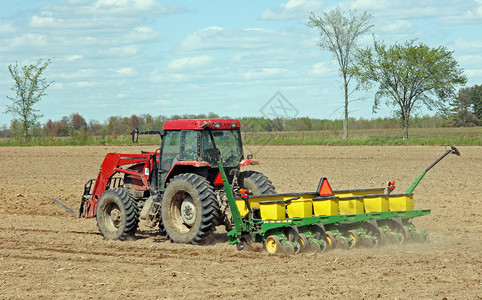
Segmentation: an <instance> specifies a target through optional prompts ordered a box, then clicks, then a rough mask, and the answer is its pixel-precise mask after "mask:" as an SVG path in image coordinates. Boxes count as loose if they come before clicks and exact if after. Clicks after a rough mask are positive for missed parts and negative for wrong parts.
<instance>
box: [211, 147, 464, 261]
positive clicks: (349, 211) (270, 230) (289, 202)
mask: <svg viewBox="0 0 482 300" xmlns="http://www.w3.org/2000/svg"><path fill="white" fill-rule="evenodd" d="M450 153H452V154H457V155H460V153H459V151H458V150H457V149H456V148H455V147H453V146H452V147H451V148H450V149H449V150H447V151H446V152H445V153H444V155H442V156H441V157H440V158H439V159H437V161H435V162H434V163H433V164H432V165H430V167H429V168H427V169H426V170H425V171H424V172H423V173H422V174H421V175H420V176H419V177H418V178H417V180H416V181H415V182H414V184H412V186H411V187H410V188H409V189H408V190H407V192H406V193H403V194H393V193H391V192H392V191H393V189H394V188H395V186H394V184H395V183H394V182H389V183H388V188H387V189H386V192H385V188H375V189H356V190H338V191H337V190H332V188H331V186H330V184H329V182H328V180H327V179H326V178H322V179H321V180H320V184H319V186H318V189H317V191H316V192H308V193H287V194H273V195H257V196H250V195H249V191H247V190H244V189H241V190H240V193H241V196H240V197H238V198H235V197H234V195H233V193H232V191H231V187H230V185H229V182H228V181H227V179H226V174H225V173H224V170H223V166H222V163H221V162H220V161H219V160H218V166H219V169H220V170H221V174H222V177H223V182H224V189H225V190H226V195H227V198H228V201H229V206H230V208H231V214H232V217H233V221H234V229H233V230H231V231H230V232H228V236H229V244H235V245H237V248H238V250H242V249H244V247H245V244H246V243H248V242H262V243H264V245H265V248H266V250H267V251H268V252H269V253H288V254H297V253H299V252H303V251H310V252H322V251H324V250H326V249H332V248H343V249H351V248H353V247H355V246H365V247H376V246H378V245H381V244H385V243H404V242H406V241H408V240H413V241H416V242H426V241H428V234H427V232H426V231H423V232H422V231H418V230H417V229H416V228H415V226H414V225H413V223H412V222H411V220H412V219H413V218H416V217H419V216H424V215H427V214H429V213H430V210H429V209H422V210H413V193H412V192H413V190H414V189H415V187H416V186H417V185H418V183H419V182H420V180H421V179H422V178H423V176H424V175H425V174H426V173H427V172H428V171H429V170H430V169H431V168H432V167H433V166H434V165H435V164H437V163H438V162H439V161H440V160H441V159H443V158H444V157H445V156H447V155H448V154H450Z"/></svg>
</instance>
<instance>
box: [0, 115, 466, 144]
mask: <svg viewBox="0 0 482 300" xmlns="http://www.w3.org/2000/svg"><path fill="white" fill-rule="evenodd" d="M214 118H230V117H229V116H220V115H218V114H215V113H209V114H198V115H190V114H185V115H173V116H169V117H168V116H164V115H160V116H152V115H150V114H140V115H135V114H133V115H131V116H130V117H122V116H111V117H109V118H108V119H107V120H106V121H105V122H103V123H100V122H99V121H97V120H90V121H87V120H86V119H85V118H84V117H83V116H82V115H80V114H79V113H73V114H71V115H69V116H64V117H62V118H61V119H60V120H51V119H49V120H47V122H45V123H44V124H40V123H36V124H35V125H34V126H33V127H32V129H31V132H30V135H31V136H33V137H66V136H67V137H76V136H77V137H84V138H85V137H88V136H104V137H105V136H120V135H127V134H130V133H131V132H132V129H134V128H138V129H139V130H153V129H162V125H163V123H164V122H165V121H166V120H181V119H214ZM238 119H239V120H240V122H241V130H242V131H243V132H274V131H317V130H331V131H333V132H336V133H337V134H338V131H342V130H343V120H328V119H316V118H308V117H301V118H290V119H285V118H276V119H268V118H265V117H242V118H238ZM469 120H471V122H470V123H469V124H466V125H469V126H473V125H475V123H473V122H472V121H475V120H474V119H472V118H470V119H469ZM461 121H462V120H458V119H457V121H455V119H454V118H447V117H442V116H437V115H436V116H421V117H414V118H412V127H414V128H440V127H450V126H460V123H457V122H461ZM348 126H349V129H351V130H363V129H397V128H400V120H399V119H398V118H377V119H363V118H360V119H355V118H350V119H349V121H348ZM23 136H24V133H23V127H22V124H21V121H20V120H13V121H12V122H11V124H10V127H7V126H6V125H3V126H2V127H0V137H3V138H16V139H23Z"/></svg>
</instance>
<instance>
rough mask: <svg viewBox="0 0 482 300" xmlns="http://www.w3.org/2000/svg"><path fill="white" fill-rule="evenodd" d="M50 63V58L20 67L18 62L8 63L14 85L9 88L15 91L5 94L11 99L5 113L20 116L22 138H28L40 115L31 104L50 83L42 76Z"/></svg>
mask: <svg viewBox="0 0 482 300" xmlns="http://www.w3.org/2000/svg"><path fill="white" fill-rule="evenodd" d="M49 64H50V60H47V61H46V62H45V63H42V60H41V59H40V60H39V61H38V62H37V64H35V65H27V66H23V67H21V68H19V67H18V63H15V65H14V66H13V65H9V66H8V70H9V71H10V75H12V78H13V80H14V81H15V85H14V86H13V87H12V88H11V90H12V91H14V92H15V97H9V96H7V99H8V100H11V101H12V104H11V105H7V109H6V111H5V113H11V114H13V115H14V116H16V117H20V119H19V121H20V123H21V124H22V131H23V138H24V140H25V141H26V140H28V138H29V134H28V132H29V130H30V128H32V127H33V126H34V125H35V124H36V123H37V120H38V119H39V118H41V117H42V115H40V114H37V112H38V110H36V109H34V108H33V105H34V104H35V103H37V102H38V101H40V99H41V98H42V97H43V96H45V95H47V94H46V93H45V90H46V89H47V88H48V87H49V86H50V84H52V82H53V81H52V82H47V81H46V79H45V78H42V77H41V76H42V73H43V71H44V70H45V69H46V68H47V66H48V65H49Z"/></svg>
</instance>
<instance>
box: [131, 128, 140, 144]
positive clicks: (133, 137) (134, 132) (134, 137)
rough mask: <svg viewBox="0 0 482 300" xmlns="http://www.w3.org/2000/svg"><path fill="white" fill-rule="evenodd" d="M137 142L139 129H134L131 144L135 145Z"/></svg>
mask: <svg viewBox="0 0 482 300" xmlns="http://www.w3.org/2000/svg"><path fill="white" fill-rule="evenodd" d="M138 140H139V129H137V128H135V129H133V130H132V142H133V143H137V141H138Z"/></svg>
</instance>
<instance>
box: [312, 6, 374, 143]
mask: <svg viewBox="0 0 482 300" xmlns="http://www.w3.org/2000/svg"><path fill="white" fill-rule="evenodd" d="M371 18H372V15H371V14H369V13H368V12H366V11H365V12H363V13H360V12H359V11H357V10H349V11H348V16H346V13H345V12H343V11H341V10H340V9H339V8H336V9H334V10H330V11H326V12H324V13H323V16H321V17H317V16H315V14H314V13H311V16H310V20H309V22H308V26H310V27H312V28H316V29H317V30H318V32H319V34H320V41H319V42H318V46H320V48H321V49H324V50H328V51H330V52H331V53H332V54H333V55H334V56H335V57H336V60H337V62H338V65H339V66H340V73H341V77H342V78H343V89H344V92H345V102H344V121H343V138H345V139H347V138H348V113H349V111H348V103H349V100H348V99H349V84H350V81H351V78H352V74H350V72H349V69H350V68H351V66H352V63H353V56H354V54H355V50H356V49H357V45H356V42H357V40H358V38H359V37H360V36H361V35H363V34H365V33H367V32H368V31H369V30H370V29H371V28H372V27H373V25H371V24H369V21H370V19H371Z"/></svg>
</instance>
